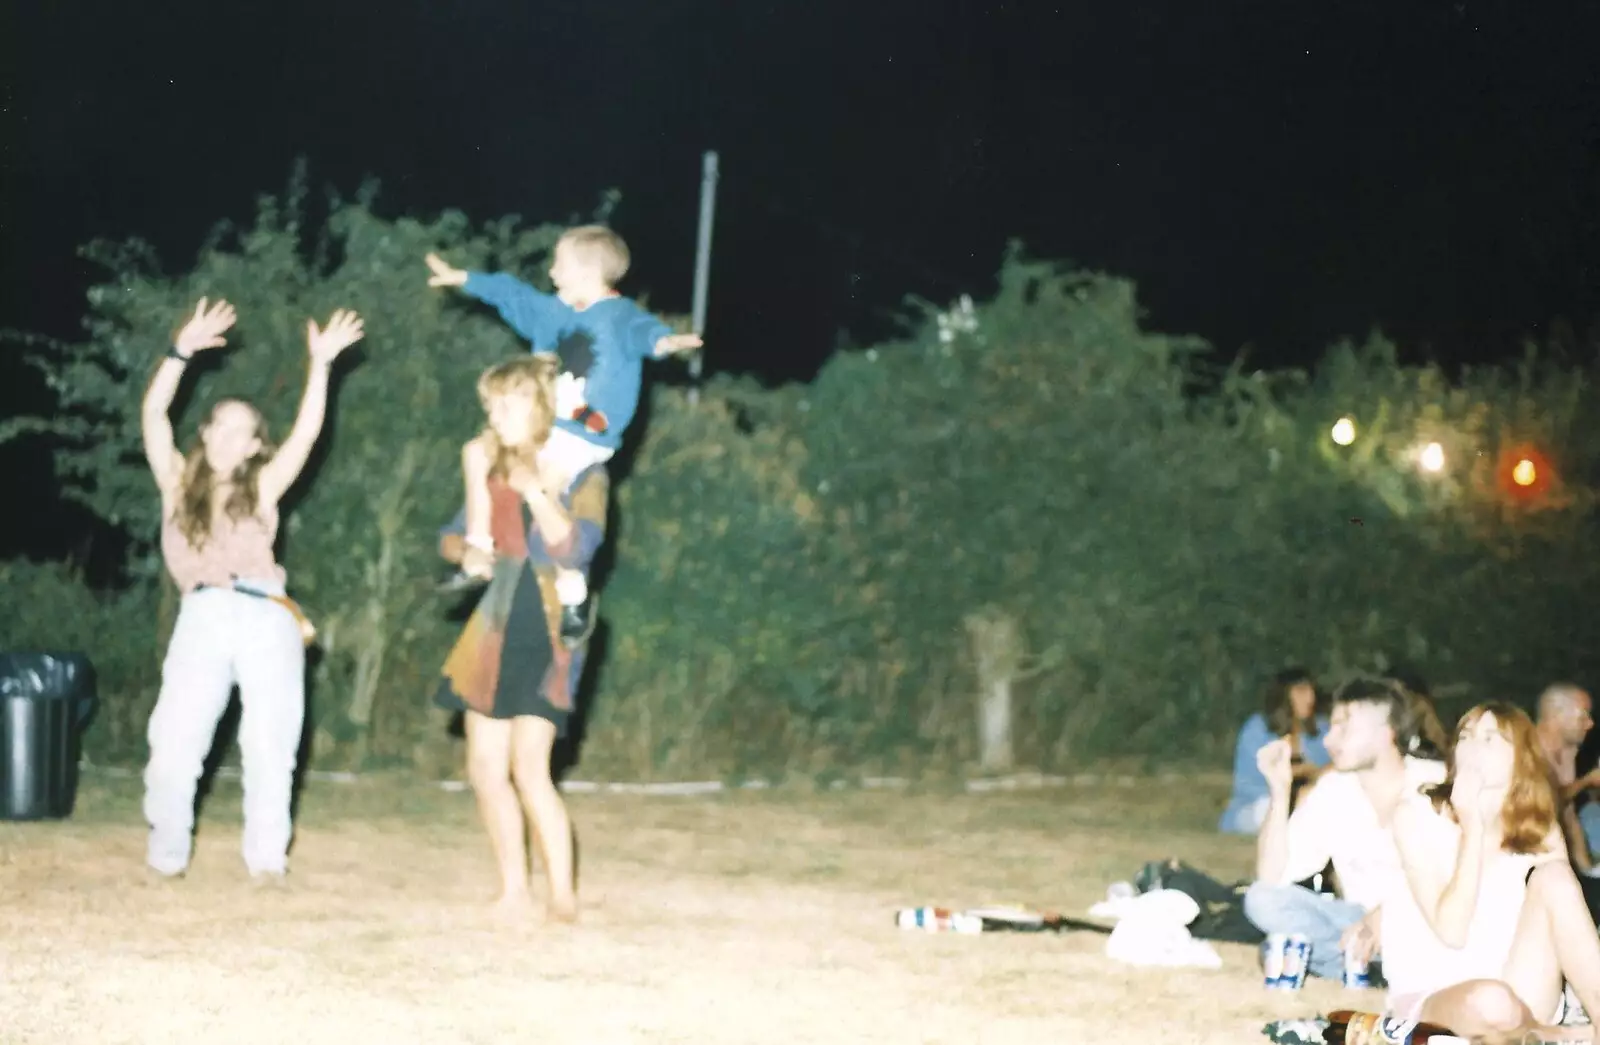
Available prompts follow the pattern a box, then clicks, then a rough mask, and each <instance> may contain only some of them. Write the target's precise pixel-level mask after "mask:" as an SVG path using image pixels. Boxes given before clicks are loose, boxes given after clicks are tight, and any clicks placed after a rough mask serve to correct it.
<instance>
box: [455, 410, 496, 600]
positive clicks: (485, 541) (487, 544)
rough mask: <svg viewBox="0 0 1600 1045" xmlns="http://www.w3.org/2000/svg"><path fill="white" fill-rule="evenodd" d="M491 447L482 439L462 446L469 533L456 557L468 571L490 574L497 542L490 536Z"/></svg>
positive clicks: (462, 479)
mask: <svg viewBox="0 0 1600 1045" xmlns="http://www.w3.org/2000/svg"><path fill="white" fill-rule="evenodd" d="M490 464H491V462H490V460H489V448H488V447H486V446H485V445H484V444H483V440H482V439H481V438H477V439H472V440H469V441H468V442H467V444H466V445H465V446H463V447H462V448H461V482H462V485H463V487H464V495H465V497H466V501H465V504H466V507H465V510H464V515H465V517H466V527H465V529H466V534H465V536H463V537H462V538H461V557H460V559H458V560H457V562H459V563H460V565H461V569H462V571H463V572H465V573H469V574H472V575H474V576H479V577H482V576H487V575H488V574H489V573H490V572H491V570H492V568H493V567H492V564H493V562H494V541H493V539H492V538H491V537H490V536H489V512H490V503H489V466H490Z"/></svg>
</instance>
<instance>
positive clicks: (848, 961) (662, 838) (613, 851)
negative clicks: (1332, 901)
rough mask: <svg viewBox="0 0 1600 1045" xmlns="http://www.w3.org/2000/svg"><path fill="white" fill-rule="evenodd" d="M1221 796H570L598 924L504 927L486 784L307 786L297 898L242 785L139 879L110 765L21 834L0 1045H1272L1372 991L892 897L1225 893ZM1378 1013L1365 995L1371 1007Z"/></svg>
mask: <svg viewBox="0 0 1600 1045" xmlns="http://www.w3.org/2000/svg"><path fill="white" fill-rule="evenodd" d="M1225 786H1226V785H1225V782H1224V781H1222V780H1220V779H1208V780H1206V781H1198V782H1177V783H1175V782H1170V781H1169V782H1165V783H1159V784H1158V783H1155V782H1150V783H1145V784H1141V785H1139V786H1135V787H1128V786H1112V785H1092V786H1091V785H1078V786H1066V787H1060V788H1052V789H1044V790H1035V791H1028V792H1014V793H999V794H997V793H987V794H966V793H958V792H944V793H931V792H930V793H921V794H918V793H904V792H874V791H865V792H863V791H831V792H821V793H815V792H800V791H795V792H787V791H783V790H772V791H757V792H733V793H727V794H719V795H711V796H697V797H646V796H637V795H614V794H604V793H600V794H574V795H571V796H570V797H569V803H570V807H571V809H572V813H573V819H574V823H575V826H576V828H577V830H578V832H579V840H580V847H581V861H582V862H581V877H580V897H581V901H582V903H583V904H584V909H583V912H582V920H581V922H580V923H579V924H578V925H576V926H570V927H561V928H545V927H542V926H541V927H531V928H521V929H510V928H505V927H501V926H497V925H496V924H495V923H494V922H493V921H492V920H491V918H490V917H489V916H488V913H487V908H486V904H485V901H487V900H488V899H490V898H491V896H492V894H493V892H494V879H493V872H492V867H491V863H490V859H489V854H488V850H487V843H486V842H485V840H484V837H483V835H482V833H481V832H480V830H479V827H478V824H477V821H476V818H475V811H474V806H473V801H472V796H471V795H470V794H468V793H463V792H454V793H452V792H446V791H441V790H440V789H438V788H436V787H430V786H427V785H425V784H423V783H421V782H418V781H416V780H413V779H408V778H401V777H395V778H387V777H369V778H364V779H362V780H361V781H359V782H357V783H348V784H336V783H313V784H311V785H310V786H309V787H308V789H307V791H306V792H305V794H304V796H303V798H302V801H301V809H300V822H299V833H298V837H297V841H296V845H295V850H294V853H293V869H294V873H293V875H292V876H291V879H292V884H291V886H290V887H289V888H288V889H286V890H261V889H256V888H253V887H251V886H250V885H249V884H248V882H247V879H246V877H245V874H244V871H243V868H242V866H241V864H240V861H239V858H238V855H237V854H238V831H239V814H238V802H239V789H238V785H237V783H236V782H231V781H227V780H223V781H219V782H218V783H217V785H216V787H215V790H214V791H213V793H212V794H211V796H210V798H209V799H208V801H207V804H206V806H205V808H204V809H203V811H202V816H201V827H200V834H199V840H198V843H197V854H196V858H195V863H194V865H193V867H192V868H191V870H190V873H189V875H188V877H187V878H185V879H183V880H180V881H171V882H168V881H156V880H152V879H151V878H150V877H148V876H147V875H146V873H145V872H144V868H143V865H142V857H143V845H144V828H143V824H142V821H141V819H140V815H139V785H138V782H137V781H136V780H132V779H110V778H105V777H87V778H85V781H84V783H83V786H82V789H81V791H80V795H79V801H78V807H77V810H76V812H75V813H74V815H73V817H72V819H70V820H67V821H61V822H41V823H0V1042H4V1043H6V1045H21V1043H30V1045H31V1043H48V1045H69V1043H78V1042H83V1043H93V1045H113V1043H120V1042H139V1043H144V1042H151V1043H162V1045H167V1043H176V1045H188V1043H208V1045H211V1043H215V1045H247V1043H258V1042H259V1043H275V1045H278V1043H288V1045H322V1043H368V1042H372V1043H397V1045H400V1043H412V1042H416V1043H428V1045H469V1043H485V1045H489V1043H502V1042H504V1043H513V1042H515V1043H535V1042H584V1043H587V1042H693V1043H696V1045H709V1043H720V1042H728V1043H734V1042H738V1043H745V1042H785V1043H802V1042H854V1041H862V1042H875V1043H876V1042H889V1043H896V1042H908V1043H911V1042H949V1043H957V1042H960V1043H967V1042H996V1043H999V1042H1018V1043H1029V1045H1038V1043H1047V1042H1104V1043H1111V1045H1121V1043H1136V1042H1140V1043H1142V1042H1195V1043H1203V1045H1211V1043H1216V1045H1221V1043H1224V1042H1227V1043H1237V1042H1252V1041H1254V1042H1264V1041H1265V1040H1266V1039H1265V1038H1264V1037H1262V1036H1261V1033H1260V1030H1261V1026H1262V1024H1263V1023H1265V1022H1266V1021H1268V1020H1270V1019H1275V1018H1279V1017H1285V1016H1299V1015H1310V1014H1312V1013H1315V1012H1317V1011H1327V1010H1328V1009H1329V1008H1333V1007H1338V1006H1340V1005H1344V1004H1348V1003H1350V1002H1352V1001H1355V1002H1358V1003H1359V1002H1366V1003H1367V1005H1368V1006H1369V1007H1370V1006H1371V1005H1372V1004H1374V1003H1375V1002H1376V1001H1377V1000H1378V999H1377V996H1376V995H1373V996H1370V997H1367V998H1362V997H1360V996H1355V997H1352V996H1351V995H1349V994H1347V993H1346V992H1344V991H1342V990H1340V989H1338V988H1337V987H1335V986H1333V985H1330V984H1326V983H1322V982H1313V983H1311V984H1309V985H1308V986H1307V988H1306V990H1305V991H1304V992H1303V993H1302V994H1301V995H1299V996H1298V997H1283V996H1277V995H1269V994H1268V993H1266V992H1264V991H1263V990H1262V989H1261V986H1260V980H1259V973H1258V972H1257V968H1256V964H1255V955H1254V952H1253V949H1252V948H1249V947H1245V946H1233V945H1227V944H1221V945H1217V947H1218V951H1219V952H1220V953H1221V955H1222V957H1223V962H1224V967H1223V968H1222V969H1221V970H1217V971H1210V970H1176V971H1169V970H1153V969H1137V968H1131V967H1127V966H1123V965H1119V964H1117V963H1114V962H1112V961H1111V960H1110V959H1108V958H1106V957H1105V955H1104V946H1105V938H1104V937H1103V936H1098V935H1092V934H1087V933H1077V934H1064V935H1041V936H1026V935H991V936H980V937H964V936H947V935H926V934H918V933H911V932H902V931H900V930H897V929H896V928H894V926H893V924H892V915H893V911H894V909H895V908H897V907H902V906H913V905H918V904H940V905H953V906H973V905H977V904H983V903H1001V902H1005V903H1023V904H1030V905H1035V906H1039V907H1045V908H1053V909H1056V910H1060V911H1061V912H1063V913H1066V914H1074V915H1079V916H1082V915H1084V914H1085V913H1086V910H1087V908H1088V906H1089V905H1090V904H1092V903H1094V902H1095V901H1096V900H1098V899H1100V898H1102V897H1103V896H1104V893H1105V888H1106V886H1107V885H1108V884H1109V883H1110V882H1112V881H1115V880H1118V879H1128V878H1131V877H1132V875H1133V874H1134V872H1135V871H1136V870H1137V869H1138V867H1139V866H1140V865H1141V864H1143V863H1144V862H1145V861H1146V860H1150V859H1157V858H1162V857H1166V856H1177V857H1181V858H1183V859H1185V860H1188V861H1190V862H1192V863H1194V864H1196V865H1197V866H1199V867H1201V868H1203V869H1205V870H1208V871H1210V872H1211V873H1212V874H1213V875H1215V876H1216V877H1218V878H1221V879H1223V880H1233V879H1235V878H1238V877H1243V876H1245V875H1246V874H1247V871H1248V868H1249V866H1250V860H1251V843H1250V842H1249V841H1248V840H1239V839H1227V838H1221V837H1219V836H1218V835H1217V834H1216V833H1215V831H1214V830H1213V825H1214V823H1215V817H1216V812H1217V810H1218V809H1219V808H1220V804H1221V802H1222V800H1223V797H1224V792H1225ZM1358 1007H1360V1006H1359V1005H1358Z"/></svg>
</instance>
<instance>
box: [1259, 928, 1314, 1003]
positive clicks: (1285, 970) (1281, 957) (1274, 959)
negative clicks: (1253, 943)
mask: <svg viewBox="0 0 1600 1045" xmlns="http://www.w3.org/2000/svg"><path fill="white" fill-rule="evenodd" d="M1262 946H1263V947H1264V950H1263V953H1262V974H1263V975H1262V982H1263V985H1264V986H1265V987H1266V988H1267V989H1268V990H1279V991H1297V990H1299V989H1300V988H1301V987H1304V986H1305V983H1306V967H1307V966H1308V965H1309V964H1310V962H1311V940H1310V939H1309V938H1307V937H1305V936H1301V935H1300V934H1299V933H1271V934H1270V935H1268V936H1267V939H1266V943H1265V944H1263V945H1262Z"/></svg>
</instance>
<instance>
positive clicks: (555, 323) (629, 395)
mask: <svg viewBox="0 0 1600 1045" xmlns="http://www.w3.org/2000/svg"><path fill="white" fill-rule="evenodd" d="M461 289H462V290H463V291H464V292H465V293H466V294H468V295H469V296H471V297H474V298H477V299H478V300H479V301H482V302H484V303H485V304H488V305H492V306H494V308H495V309H496V310H497V311H499V313H500V315H501V317H502V318H503V319H504V320H505V321H506V323H507V324H509V325H510V327H511V329H512V330H515V331H516V332H517V333H518V334H520V335H521V336H522V337H524V338H526V339H527V340H528V342H529V343H530V344H531V345H532V348H533V351H534V352H535V353H551V354H554V355H556V356H558V357H559V358H560V359H561V369H562V373H563V374H571V375H572V376H573V378H575V379H577V380H579V381H582V382H583V398H584V401H585V402H586V404H587V410H583V411H579V412H578V413H577V414H576V415H575V416H567V417H558V418H557V419H556V424H557V425H559V426H560V427H562V428H564V429H566V430H567V431H569V432H572V433H573V434H574V435H578V436H581V437H582V438H584V439H587V440H588V441H589V442H591V443H594V444H595V445H597V446H603V447H607V448H608V449H611V450H617V449H620V448H621V446H622V435H623V433H624V432H626V431H627V429H628V425H629V424H630V423H631V422H632V421H633V415H634V414H635V413H636V412H637V411H638V409H639V391H640V388H641V386H642V385H643V383H644V365H643V364H644V360H646V359H652V358H655V356H656V349H655V346H656V342H657V341H659V340H661V339H662V338H663V337H666V336H667V335H669V334H671V333H672V328H671V327H669V326H667V325H666V324H665V323H663V322H661V320H660V319H658V318H656V317H655V316H653V315H651V314H650V313H648V312H646V311H645V310H644V309H642V308H640V307H639V306H638V305H637V304H635V303H634V302H633V301H631V300H629V299H628V298H623V297H611V298H604V299H602V300H600V301H597V302H595V303H594V304H593V305H590V306H589V307H588V308H586V309H583V310H582V311H579V310H577V309H575V308H573V307H572V306H571V305H568V304H567V303H566V302H564V301H562V300H561V299H560V298H558V297H556V296H555V295H553V294H544V293H541V292H540V291H538V290H536V289H534V288H533V287H531V286H529V285H528V284H526V283H524V282H522V280H520V279H517V278H516V277H515V276H508V275H506V274H504V273H497V274H494V275H488V274H485V273H482V272H471V273H468V274H467V282H466V284H465V285H464V286H463V287H462V288H461Z"/></svg>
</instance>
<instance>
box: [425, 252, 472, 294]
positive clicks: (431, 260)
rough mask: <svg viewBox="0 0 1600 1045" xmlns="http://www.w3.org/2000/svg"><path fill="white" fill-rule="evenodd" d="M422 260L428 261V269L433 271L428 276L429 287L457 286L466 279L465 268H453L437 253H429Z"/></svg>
mask: <svg viewBox="0 0 1600 1045" xmlns="http://www.w3.org/2000/svg"><path fill="white" fill-rule="evenodd" d="M422 260H423V261H425V262H427V263H428V269H429V270H430V271H431V272H432V273H433V275H432V276H430V277H428V286H430V287H459V286H461V285H462V284H464V283H465V282H466V281H467V272H466V270H465V269H458V268H455V267H454V266H452V265H451V264H449V263H448V262H446V261H445V260H444V259H443V258H441V257H440V256H439V255H437V254H429V255H428V256H427V257H425V258H423V259H422Z"/></svg>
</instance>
